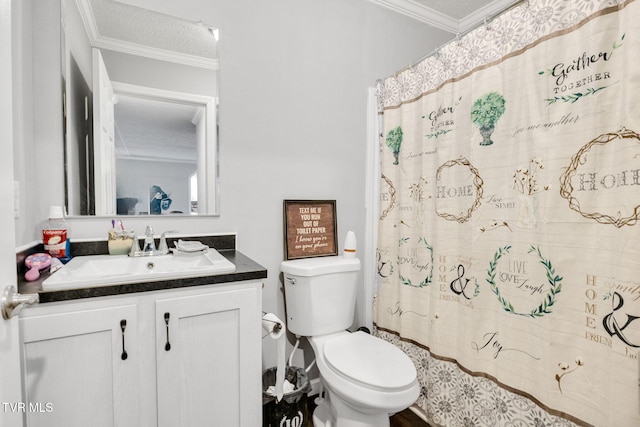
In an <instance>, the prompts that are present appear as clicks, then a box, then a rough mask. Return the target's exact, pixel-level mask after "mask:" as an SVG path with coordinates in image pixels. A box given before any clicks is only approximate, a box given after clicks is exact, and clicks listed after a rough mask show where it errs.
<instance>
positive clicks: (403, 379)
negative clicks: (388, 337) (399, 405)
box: [323, 332, 416, 392]
mask: <svg viewBox="0 0 640 427" xmlns="http://www.w3.org/2000/svg"><path fill="white" fill-rule="evenodd" d="M323 354H324V359H325V361H326V362H327V366H328V367H330V368H331V369H332V370H333V371H334V372H335V373H337V374H338V375H340V376H342V377H345V378H346V379H348V380H350V381H353V382H355V383H357V384H359V385H361V386H363V387H367V388H369V389H373V390H378V391H382V392H393V391H396V390H404V389H406V388H407V387H408V386H410V385H411V384H412V383H413V382H415V380H416V370H415V367H414V366H413V363H412V362H411V360H410V359H409V358H408V357H407V355H406V354H405V353H404V352H403V351H402V350H400V349H399V348H398V347H396V346H394V345H393V344H391V343H389V342H386V341H384V340H382V339H380V338H376V337H373V336H371V335H369V334H366V333H364V332H354V333H347V334H341V335H338V336H335V337H333V338H331V339H329V340H327V341H326V342H325V343H324V349H323Z"/></svg>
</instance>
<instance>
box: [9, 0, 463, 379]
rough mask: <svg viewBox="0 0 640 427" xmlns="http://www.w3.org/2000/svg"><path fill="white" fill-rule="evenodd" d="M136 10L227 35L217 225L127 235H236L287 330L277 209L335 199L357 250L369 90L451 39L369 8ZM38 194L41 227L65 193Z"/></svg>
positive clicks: (145, 0) (309, 3)
mask: <svg viewBox="0 0 640 427" xmlns="http://www.w3.org/2000/svg"><path fill="white" fill-rule="evenodd" d="M38 1H41V0H38ZM129 2H130V3H133V4H134V5H141V6H146V7H149V8H154V9H156V10H159V11H161V12H164V13H169V14H173V15H177V16H182V17H185V18H188V19H192V20H196V21H198V20H202V21H203V22H205V23H207V24H211V25H214V26H217V27H219V28H220V37H221V38H220V159H221V168H220V169H221V170H220V175H221V178H220V188H221V204H220V212H221V214H220V217H218V218H216V217H199V218H195V219H194V218H188V217H187V218H171V219H168V218H150V219H143V218H135V219H130V220H128V223H129V224H128V226H130V227H135V228H136V231H138V232H139V233H142V232H143V231H144V226H145V225H146V224H151V225H153V226H154V228H155V230H157V231H158V232H161V231H162V230H166V229H177V230H180V231H182V232H186V233H188V232H191V233H206V232H226V231H231V232H237V233H238V239H237V244H238V249H239V250H240V251H241V252H243V253H244V254H246V255H247V256H249V257H251V258H253V259H254V260H255V261H257V262H259V263H260V264H262V265H263V266H265V267H266V268H267V269H268V274H269V277H268V278H267V279H266V280H265V281H264V284H265V287H264V294H263V309H264V310H265V311H270V312H275V313H276V314H277V315H279V316H281V317H282V318H284V301H283V295H282V291H281V282H280V278H279V275H280V272H279V265H280V262H281V261H282V259H283V230H282V222H283V221H282V201H283V200H284V199H332V200H334V199H335V200H336V201H337V211H338V212H337V216H338V218H337V219H338V233H339V236H340V248H339V249H340V250H342V239H343V238H344V235H345V234H346V232H347V231H348V230H353V231H355V233H356V235H357V237H358V239H359V242H360V243H361V244H362V242H363V241H364V233H365V226H364V224H365V206H364V204H365V191H364V189H365V155H366V154H365V153H366V150H365V144H366V130H367V127H366V105H367V103H366V101H367V88H368V87H370V86H373V85H374V84H375V81H376V79H378V78H383V77H386V76H387V75H389V74H391V73H393V72H394V71H396V70H398V69H400V68H402V67H404V66H405V65H407V64H409V63H410V62H413V61H415V60H417V59H418V58H420V57H421V56H423V55H424V54H426V53H428V52H430V51H432V50H433V49H434V48H435V47H437V46H439V45H441V44H443V43H444V42H445V41H446V40H448V39H450V38H451V37H452V36H451V34H447V33H445V32H443V31H440V30H436V29H433V28H430V27H428V26H426V25H424V24H422V23H419V22H418V21H415V20H412V19H410V18H407V17H404V16H401V15H399V14H396V13H393V12H391V11H389V10H387V9H385V8H381V7H379V6H376V5H373V4H371V3H369V2H368V1H367V0H273V1H269V2H262V1H250V0H183V1H180V2H175V1H173V0H130V1H129ZM61 164H62V162H61V161H60V162H57V163H56V165H57V166H56V167H57V168H60V165H61ZM23 166H25V165H23ZM58 170H59V169H58ZM36 185H37V186H38V187H39V188H40V194H42V193H43V192H48V191H49V190H48V188H49V187H50V188H51V194H52V195H55V197H38V196H36V193H35V192H33V191H31V192H29V194H30V196H29V197H30V198H32V199H36V200H30V201H32V206H33V210H34V211H35V212H37V218H36V219H37V220H38V221H40V220H44V219H45V217H46V214H47V206H48V205H50V204H61V203H62V199H61V198H60V197H61V196H60V194H61V191H60V186H61V185H62V181H61V180H57V179H53V180H44V181H36V182H33V181H32V182H31V190H33V189H34V188H35V187H36ZM31 226H32V225H29V226H28V227H25V228H29V227H31ZM109 226H110V221H109V220H108V219H97V218H87V219H77V220H72V227H73V236H74V237H75V238H85V237H103V236H104V234H105V233H106V230H107V228H108V227H109ZM27 235H28V233H21V234H20V235H19V236H18V239H17V241H18V244H20V242H23V243H24V242H25V241H29V239H30V238H28V237H27ZM263 344H264V366H265V367H268V366H273V365H274V363H275V348H274V347H273V345H272V344H271V342H269V340H266V339H265V340H264V341H263Z"/></svg>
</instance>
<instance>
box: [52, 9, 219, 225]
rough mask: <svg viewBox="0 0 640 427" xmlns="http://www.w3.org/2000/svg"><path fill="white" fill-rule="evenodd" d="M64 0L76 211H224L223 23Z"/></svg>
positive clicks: (68, 151) (69, 177)
mask: <svg viewBox="0 0 640 427" xmlns="http://www.w3.org/2000/svg"><path fill="white" fill-rule="evenodd" d="M61 1H62V11H63V13H62V16H63V19H62V32H63V35H64V37H63V43H62V44H63V52H62V53H63V55H62V64H63V67H62V68H63V79H64V80H65V107H66V108H65V125H66V126H65V134H66V135H65V139H66V142H65V193H66V194H65V195H66V205H67V210H68V213H69V215H70V216H77V215H108V216H111V215H214V214H217V213H218V209H217V206H218V203H217V200H218V194H217V178H218V177H217V171H218V165H217V163H218V150H217V135H218V125H217V112H218V105H217V104H218V103H217V90H218V89H217V71H218V60H217V40H218V32H217V30H216V29H214V28H212V27H210V26H207V25H204V24H202V23H194V22H188V21H184V20H180V19H177V18H175V17H170V16H167V15H163V14H159V13H156V12H153V11H150V10H146V9H141V8H137V7H133V6H130V5H127V4H126V1H125V2H123V1H114V0H78V1H77V2H76V1H75V0H61ZM81 36H84V40H83V37H81ZM88 82H91V84H89V83H88Z"/></svg>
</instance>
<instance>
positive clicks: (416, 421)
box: [389, 408, 429, 427]
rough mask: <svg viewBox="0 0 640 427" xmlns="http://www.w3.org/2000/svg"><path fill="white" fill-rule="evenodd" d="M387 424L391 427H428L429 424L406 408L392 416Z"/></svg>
mask: <svg viewBox="0 0 640 427" xmlns="http://www.w3.org/2000/svg"><path fill="white" fill-rule="evenodd" d="M389 424H390V426H391V427H429V424H427V423H426V422H424V421H423V420H422V418H420V417H419V416H417V415H416V414H414V413H413V411H412V410H411V409H408V408H407V409H405V410H404V411H402V412H398V413H397V414H395V415H394V416H392V417H391V418H390V419H389Z"/></svg>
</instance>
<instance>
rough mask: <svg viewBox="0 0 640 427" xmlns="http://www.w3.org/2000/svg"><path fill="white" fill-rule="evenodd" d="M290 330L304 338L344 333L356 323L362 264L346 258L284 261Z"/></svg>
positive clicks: (354, 259)
mask: <svg viewBox="0 0 640 427" xmlns="http://www.w3.org/2000/svg"><path fill="white" fill-rule="evenodd" d="M281 270H282V273H283V276H284V288H285V305H286V308H287V329H288V330H289V331H290V332H292V333H294V334H297V335H301V336H306V337H309V336H317V335H324V334H329V333H333V332H338V331H343V330H345V329H347V328H348V327H350V326H351V324H352V323H353V315H354V311H355V307H356V293H357V284H358V272H359V271H360V260H359V259H357V258H345V257H343V256H330V257H319V258H305V259H297V260H291V261H283V262H282V264H281Z"/></svg>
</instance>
